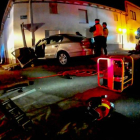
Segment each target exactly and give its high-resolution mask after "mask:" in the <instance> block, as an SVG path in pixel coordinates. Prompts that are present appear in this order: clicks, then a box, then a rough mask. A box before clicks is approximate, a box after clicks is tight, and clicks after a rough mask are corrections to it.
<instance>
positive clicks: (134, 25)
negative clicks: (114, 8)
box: [125, 1, 140, 48]
mask: <svg viewBox="0 0 140 140" xmlns="http://www.w3.org/2000/svg"><path fill="white" fill-rule="evenodd" d="M125 7H126V12H127V16H126V22H127V43H128V44H131V45H133V48H134V47H135V44H136V43H137V41H138V40H137V39H135V35H136V31H137V29H138V28H139V27H140V16H139V15H140V7H138V6H136V5H134V4H133V3H130V2H128V1H126V2H125Z"/></svg>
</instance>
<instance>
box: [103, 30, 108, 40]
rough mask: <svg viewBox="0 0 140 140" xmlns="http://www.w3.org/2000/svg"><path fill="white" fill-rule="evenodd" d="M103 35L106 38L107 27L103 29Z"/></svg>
mask: <svg viewBox="0 0 140 140" xmlns="http://www.w3.org/2000/svg"><path fill="white" fill-rule="evenodd" d="M103 36H104V37H106V38H107V36H108V29H107V28H104V29H103Z"/></svg>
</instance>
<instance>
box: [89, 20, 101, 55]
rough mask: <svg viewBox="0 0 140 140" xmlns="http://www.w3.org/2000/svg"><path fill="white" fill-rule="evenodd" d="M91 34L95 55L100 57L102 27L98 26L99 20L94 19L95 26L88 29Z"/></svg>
mask: <svg viewBox="0 0 140 140" xmlns="http://www.w3.org/2000/svg"><path fill="white" fill-rule="evenodd" d="M89 31H90V32H93V38H94V41H95V55H96V56H100V55H101V48H102V47H103V27H102V26H101V25H100V20H99V19H95V25H94V26H92V27H91V28H90V29H89Z"/></svg>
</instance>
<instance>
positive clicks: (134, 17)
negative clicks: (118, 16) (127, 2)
mask: <svg viewBox="0 0 140 140" xmlns="http://www.w3.org/2000/svg"><path fill="white" fill-rule="evenodd" d="M130 17H131V19H133V20H136V13H135V12H134V11H132V10H130Z"/></svg>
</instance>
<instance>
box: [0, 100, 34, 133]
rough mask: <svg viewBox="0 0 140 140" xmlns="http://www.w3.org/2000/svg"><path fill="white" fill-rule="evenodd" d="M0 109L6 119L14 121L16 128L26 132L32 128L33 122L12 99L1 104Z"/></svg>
mask: <svg viewBox="0 0 140 140" xmlns="http://www.w3.org/2000/svg"><path fill="white" fill-rule="evenodd" d="M0 109H1V111H2V113H3V114H4V115H5V116H6V118H7V119H8V120H9V121H12V123H13V124H14V125H15V126H17V127H20V128H22V129H23V130H25V131H28V130H30V129H31V128H32V121H31V120H30V119H29V118H28V117H27V116H26V114H25V113H24V112H23V111H22V110H21V109H20V108H19V107H18V106H17V105H16V104H15V103H14V102H13V101H12V100H11V99H8V100H6V101H3V102H1V103H0Z"/></svg>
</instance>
